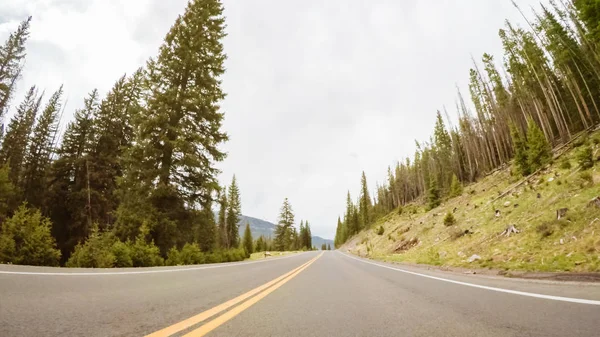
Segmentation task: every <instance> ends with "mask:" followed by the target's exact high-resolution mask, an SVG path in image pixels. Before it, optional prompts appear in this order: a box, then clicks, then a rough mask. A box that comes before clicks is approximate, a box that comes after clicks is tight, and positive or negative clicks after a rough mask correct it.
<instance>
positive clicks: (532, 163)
mask: <svg viewBox="0 0 600 337" xmlns="http://www.w3.org/2000/svg"><path fill="white" fill-rule="evenodd" d="M551 159H552V148H551V147H550V144H549V143H548V141H547V140H546V137H544V134H543V133H542V130H541V129H540V128H539V127H538V126H537V124H536V123H534V122H533V121H532V120H530V121H529V128H528V129H527V161H528V163H529V167H530V168H531V171H532V172H534V171H536V170H537V169H539V168H542V167H543V166H544V165H546V164H548V163H549V162H550V160H551Z"/></svg>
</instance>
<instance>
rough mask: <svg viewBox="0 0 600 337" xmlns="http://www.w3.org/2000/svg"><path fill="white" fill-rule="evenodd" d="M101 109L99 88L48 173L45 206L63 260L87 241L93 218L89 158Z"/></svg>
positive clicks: (68, 132) (79, 113)
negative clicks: (95, 121)
mask: <svg viewBox="0 0 600 337" xmlns="http://www.w3.org/2000/svg"><path fill="white" fill-rule="evenodd" d="M97 110H98V91H97V90H93V91H92V92H91V93H90V94H89V96H88V97H87V98H86V99H85V101H84V107H83V109H79V110H77V111H75V119H74V120H73V121H72V122H71V123H69V125H68V126H67V130H66V131H65V134H64V136H63V141H62V144H61V146H60V148H59V149H58V150H57V151H56V152H57V154H58V156H59V158H58V159H57V160H56V161H54V162H53V163H52V165H51V166H50V169H49V170H48V172H47V177H48V185H47V186H48V188H47V189H48V192H47V195H46V200H45V205H44V209H46V210H47V213H48V214H49V215H50V217H51V219H52V222H53V224H54V226H53V227H52V234H53V235H54V237H55V238H56V239H57V243H58V246H59V248H60V249H61V251H62V256H63V260H65V261H66V259H68V257H69V254H70V252H71V251H72V250H73V248H75V245H77V243H79V242H81V241H83V240H85V238H87V236H88V234H89V230H90V228H91V226H92V223H93V222H94V221H97V220H98V219H94V218H93V216H92V205H91V191H90V186H89V171H88V165H87V163H88V160H87V156H88V155H89V153H90V151H91V149H92V147H93V145H94V144H93V121H94V117H95V115H96V113H97Z"/></svg>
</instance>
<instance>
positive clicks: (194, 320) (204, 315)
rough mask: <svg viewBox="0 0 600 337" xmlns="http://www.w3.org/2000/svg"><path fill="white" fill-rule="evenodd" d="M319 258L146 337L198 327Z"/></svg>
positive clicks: (168, 334) (155, 336)
mask: <svg viewBox="0 0 600 337" xmlns="http://www.w3.org/2000/svg"><path fill="white" fill-rule="evenodd" d="M318 257H319V256H317V257H315V258H313V259H312V260H310V261H308V262H306V263H304V264H302V265H301V266H299V267H297V268H294V269H293V270H292V271H289V272H287V273H285V274H283V275H281V276H279V277H277V278H276V279H274V280H271V281H269V282H267V283H265V284H263V285H261V286H259V287H256V288H254V289H252V290H250V291H248V292H247V293H244V294H242V295H240V296H238V297H236V298H233V299H231V300H229V301H227V302H224V303H222V304H219V305H217V306H215V307H213V308H211V309H208V310H206V311H203V312H201V313H200V314H198V315H195V316H192V317H190V318H188V319H185V320H183V321H181V322H178V323H175V324H173V325H171V326H168V327H166V328H164V329H161V330H158V331H156V332H153V333H151V334H149V335H146V336H145V337H167V336H170V335H172V334H175V333H177V332H179V331H182V330H185V329H187V328H189V327H191V326H194V325H196V324H198V323H200V322H202V321H204V320H206V319H208V318H210V317H212V316H214V315H216V314H218V313H220V312H221V311H223V310H226V309H229V308H230V307H232V306H234V305H236V304H238V303H240V302H242V301H244V300H246V299H248V298H250V297H252V296H254V295H256V294H258V293H260V292H261V291H263V290H265V289H267V288H269V287H270V286H272V285H274V284H276V283H277V282H279V281H281V280H283V279H285V278H286V277H288V276H290V275H291V274H293V273H294V272H296V271H297V270H299V269H300V268H302V267H304V266H306V265H308V264H309V263H312V262H313V261H314V260H316V259H317V258H318Z"/></svg>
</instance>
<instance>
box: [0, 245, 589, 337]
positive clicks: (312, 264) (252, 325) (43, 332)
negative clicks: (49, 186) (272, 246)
mask: <svg viewBox="0 0 600 337" xmlns="http://www.w3.org/2000/svg"><path fill="white" fill-rule="evenodd" d="M203 267H204V268H203ZM182 269H185V270H182ZM159 271H160V272H159ZM132 272H133V273H132ZM140 272H144V273H140ZM48 273H53V274H48ZM71 273H75V274H73V275H69V274H71ZM91 273H92V275H90V272H89V271H88V270H65V269H58V272H57V269H53V268H33V267H18V266H1V265H0V336H146V335H149V334H152V333H154V334H153V335H152V336H169V335H172V336H182V335H185V336H202V335H208V336H598V335H599V331H600V321H599V320H598V319H599V318H600V286H599V285H595V284H580V283H555V282H545V281H524V280H511V279H503V278H492V277H481V276H474V275H462V274H450V273H443V272H435V271H429V270H424V269H420V268H419V269H416V268H408V267H404V266H397V265H391V264H385V263H381V262H373V261H370V260H364V259H359V258H356V257H354V256H349V255H345V254H343V253H340V252H325V253H324V254H321V253H318V252H309V253H305V254H298V255H294V256H291V257H287V258H281V259H272V260H265V261H262V262H259V263H235V264H230V265H226V266H223V265H219V266H218V267H216V266H198V267H177V268H148V269H134V270H126V271H125V272H124V273H122V272H121V271H116V272H115V271H113V270H111V271H99V270H94V271H91Z"/></svg>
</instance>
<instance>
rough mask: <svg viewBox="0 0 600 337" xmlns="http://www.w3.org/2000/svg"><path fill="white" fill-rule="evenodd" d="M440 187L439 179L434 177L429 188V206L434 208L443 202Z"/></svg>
mask: <svg viewBox="0 0 600 337" xmlns="http://www.w3.org/2000/svg"><path fill="white" fill-rule="evenodd" d="M441 202H442V201H441V199H440V189H439V187H438V182H437V179H435V178H433V179H431V181H430V182H429V189H428V190H427V207H428V208H429V209H434V208H436V207H438V206H439V205H440V204H441Z"/></svg>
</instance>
